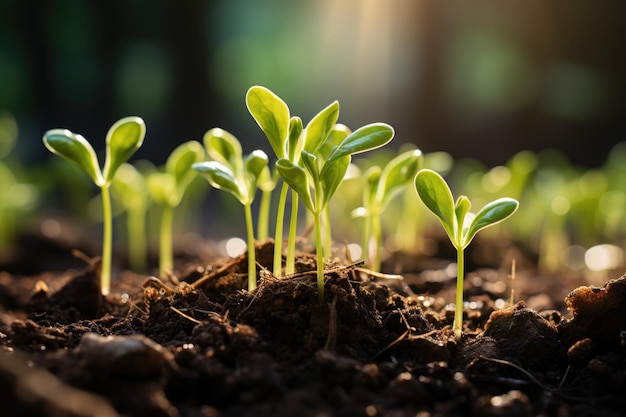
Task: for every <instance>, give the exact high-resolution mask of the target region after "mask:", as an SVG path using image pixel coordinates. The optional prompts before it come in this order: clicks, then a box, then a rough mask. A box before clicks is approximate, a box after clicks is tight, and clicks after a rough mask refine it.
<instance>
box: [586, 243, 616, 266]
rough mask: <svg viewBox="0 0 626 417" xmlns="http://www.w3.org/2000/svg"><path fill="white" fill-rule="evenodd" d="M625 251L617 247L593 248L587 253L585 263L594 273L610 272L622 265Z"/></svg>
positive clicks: (606, 245) (602, 246)
mask: <svg viewBox="0 0 626 417" xmlns="http://www.w3.org/2000/svg"><path fill="white" fill-rule="evenodd" d="M623 259H624V251H623V250H622V249H621V248H620V247H618V246H615V245H609V244H602V245H596V246H592V247H591V248H589V249H588V250H587V252H585V263H586V264H587V268H589V269H590V270H592V271H608V270H611V269H617V268H619V267H620V266H621V265H622V262H623Z"/></svg>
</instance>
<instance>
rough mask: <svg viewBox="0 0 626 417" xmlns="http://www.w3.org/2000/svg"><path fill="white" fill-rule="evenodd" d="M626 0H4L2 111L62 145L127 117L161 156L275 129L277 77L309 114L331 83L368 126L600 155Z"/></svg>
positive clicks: (348, 114) (20, 152) (619, 97)
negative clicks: (218, 137) (264, 125)
mask: <svg viewBox="0 0 626 417" xmlns="http://www.w3.org/2000/svg"><path fill="white" fill-rule="evenodd" d="M625 12H626V3H624V2H620V1H614V2H610V1H600V2H588V1H567V2H565V1H559V2H553V1H507V2H499V1H478V2H465V1H425V0H422V1H416V0H394V1H383V0H346V1H333V0H318V1H281V0H267V1H263V2H259V1H254V0H235V1H233V0H219V1H193V2H175V1H165V0H143V1H80V0H78V1H72V0H52V1H28V2H24V1H20V0H6V1H3V2H2V5H1V6H0V110H6V111H9V112H11V113H12V114H13V115H14V116H15V117H16V119H17V122H18V126H19V128H20V135H19V143H18V147H17V149H16V151H15V152H16V154H17V157H18V158H20V160H22V161H23V162H25V163H28V162H31V161H41V160H44V159H46V158H49V157H50V155H49V154H47V153H46V152H45V151H44V149H43V146H42V145H41V135H42V133H43V132H44V131H45V130H47V129H50V128H55V127H66V128H69V129H71V130H73V131H76V132H80V133H82V134H83V135H84V136H85V137H87V138H88V139H90V140H91V141H92V142H94V143H95V145H96V146H95V147H96V148H98V146H97V145H98V144H99V143H100V142H99V141H103V140H104V134H105V132H106V129H108V127H109V126H110V125H111V124H112V123H113V122H114V121H115V120H117V119H118V118H120V117H123V116H126V115H138V116H141V117H143V118H144V119H145V120H146V124H147V127H148V133H147V136H146V141H145V145H144V147H143V148H142V149H141V150H140V151H139V152H138V154H137V158H149V159H152V160H153V161H154V162H155V163H157V164H160V163H162V162H163V161H164V160H165V158H166V156H167V155H168V154H169V152H170V151H171V150H172V149H173V148H174V146H175V145H176V144H178V143H181V142H183V141H186V140H189V139H201V138H202V135H203V133H204V132H205V131H206V130H208V129H210V128H212V127H216V126H219V127H222V128H224V129H227V130H229V131H231V132H232V133H234V134H235V135H236V136H238V137H239V138H240V140H242V142H243V143H244V148H245V151H250V150H252V149H253V148H259V147H260V148H263V149H265V150H268V151H269V146H268V145H267V143H266V141H265V139H264V137H263V136H262V135H261V133H260V131H259V129H258V128H257V126H256V125H255V124H254V121H253V120H252V119H251V117H250V116H249V115H248V112H247V110H246V108H245V104H244V95H245V92H246V90H247V88H248V87H249V86H251V85H253V84H262V85H265V86H267V87H269V88H270V89H272V90H273V91H275V92H276V93H277V94H279V95H280V96H281V97H283V98H284V99H285V101H286V102H287V103H288V104H289V105H290V107H291V108H292V111H293V113H294V114H298V115H301V116H303V118H304V119H305V120H308V118H309V117H311V116H312V115H313V114H315V113H316V112H317V111H318V110H319V109H321V108H322V107H324V106H325V105H327V104H328V103H330V102H331V101H332V100H335V99H337V100H339V102H340V104H341V113H340V121H341V122H343V123H345V124H347V125H348V126H351V127H353V128H356V127H358V126H361V125H362V124H365V123H369V122H372V121H385V122H388V123H390V124H391V125H393V126H394V127H395V128H396V129H397V136H396V139H395V143H396V144H399V143H401V142H412V143H414V144H416V145H417V146H419V147H420V148H421V149H422V150H423V151H426V152H430V151H438V150H444V151H447V152H449V153H451V154H452V155H453V156H455V157H460V156H470V157H474V158H478V159H480V160H482V161H483V162H485V163H486V164H488V165H490V166H493V165H497V164H501V163H503V162H504V161H506V159H507V158H509V157H510V156H511V155H513V154H514V153H515V152H517V151H519V150H522V149H531V150H539V149H544V148H558V149H561V150H563V151H564V152H565V153H566V155H567V156H569V157H570V158H571V159H572V161H573V162H574V163H575V164H578V165H583V166H590V167H593V166H597V165H599V164H601V163H602V162H603V161H604V158H605V156H606V154H607V153H608V151H609V150H610V149H611V147H612V146H613V145H614V144H615V143H617V142H619V141H622V140H625V139H626V136H625V135H624V132H625V128H624V125H625V124H624V122H623V116H624V110H623V108H624V105H623V102H624V98H625V97H626V77H625V76H624V74H626V65H625V60H626V59H625V55H624V48H623V42H622V41H623V36H622V35H623V34H624V32H625V31H624V26H625V25H624V17H625V16H626V13H625Z"/></svg>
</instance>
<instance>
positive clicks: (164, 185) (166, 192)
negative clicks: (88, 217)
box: [148, 140, 205, 277]
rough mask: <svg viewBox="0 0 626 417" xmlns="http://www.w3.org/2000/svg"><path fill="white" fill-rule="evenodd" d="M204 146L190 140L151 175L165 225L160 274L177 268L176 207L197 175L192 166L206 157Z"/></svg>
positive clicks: (152, 194)
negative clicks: (160, 168)
mask: <svg viewBox="0 0 626 417" xmlns="http://www.w3.org/2000/svg"><path fill="white" fill-rule="evenodd" d="M204 157H205V153H204V148H203V147H202V145H201V144H200V143H199V142H198V141H195V140H190V141H188V142H185V143H183V144H181V145H179V146H178V147H177V148H176V149H174V150H173V151H172V153H171V154H170V156H169V157H168V158H167V161H166V162H165V168H164V171H163V172H155V173H152V174H150V175H149V176H148V190H149V191H150V195H151V196H152V199H153V200H154V201H155V202H156V203H158V204H159V205H161V207H162V212H161V228H160V238H159V274H160V275H161V277H165V276H166V275H167V274H168V273H171V272H172V270H173V268H174V253H173V243H172V240H173V239H172V230H173V222H174V209H175V208H176V207H178V205H179V204H180V202H181V200H182V199H183V195H184V194H185V191H186V190H187V187H188V186H189V184H190V183H191V181H193V179H194V178H195V176H196V175H197V174H196V172H195V171H193V170H192V169H191V166H192V165H193V164H195V163H196V162H200V161H202V160H203V159H204Z"/></svg>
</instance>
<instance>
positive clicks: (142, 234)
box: [126, 204, 148, 272]
mask: <svg viewBox="0 0 626 417" xmlns="http://www.w3.org/2000/svg"><path fill="white" fill-rule="evenodd" d="M127 216H128V217H127V219H126V221H127V223H128V224H127V227H126V228H127V230H128V256H129V261H130V266H131V268H132V269H133V270H134V271H135V272H145V271H147V269H148V266H147V256H148V252H147V246H146V245H147V243H146V207H145V206H144V205H143V204H142V205H141V206H139V207H137V206H133V207H129V208H128V210H127Z"/></svg>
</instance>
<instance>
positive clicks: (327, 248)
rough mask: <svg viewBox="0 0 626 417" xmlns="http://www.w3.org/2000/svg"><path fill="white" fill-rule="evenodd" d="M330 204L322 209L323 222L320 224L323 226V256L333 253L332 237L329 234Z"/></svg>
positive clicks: (329, 255) (328, 256)
mask: <svg viewBox="0 0 626 417" xmlns="http://www.w3.org/2000/svg"><path fill="white" fill-rule="evenodd" d="M329 207H330V206H326V208H324V210H322V215H323V216H324V222H323V223H322V225H323V226H324V256H325V257H327V258H330V257H331V256H332V254H333V239H332V236H331V234H330V209H329Z"/></svg>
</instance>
